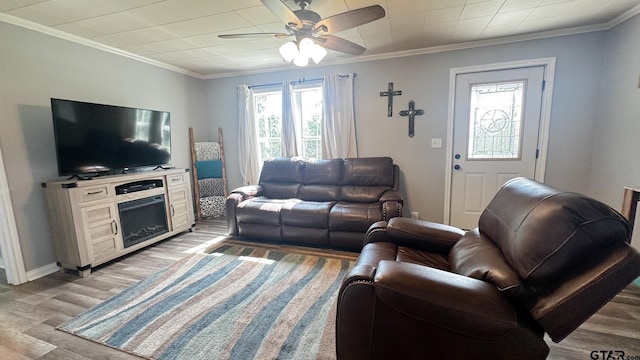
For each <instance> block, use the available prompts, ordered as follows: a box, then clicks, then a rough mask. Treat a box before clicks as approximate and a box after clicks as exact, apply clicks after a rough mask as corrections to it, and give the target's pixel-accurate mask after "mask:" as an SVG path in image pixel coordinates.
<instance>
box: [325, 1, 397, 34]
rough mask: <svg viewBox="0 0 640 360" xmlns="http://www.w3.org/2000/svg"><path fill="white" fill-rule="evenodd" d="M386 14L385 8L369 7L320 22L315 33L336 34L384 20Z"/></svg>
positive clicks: (378, 6)
mask: <svg viewBox="0 0 640 360" xmlns="http://www.w3.org/2000/svg"><path fill="white" fill-rule="evenodd" d="M385 14H386V12H385V11H384V8H383V7H382V6H380V5H372V6H367V7H363V8H360V9H355V10H351V11H347V12H343V13H341V14H337V15H333V16H329V17H328V18H325V19H322V20H320V21H318V23H317V24H316V25H315V26H314V28H313V30H314V32H318V31H323V32H325V33H329V34H334V33H337V32H340V31H343V30H347V29H351V28H354V27H356V26H360V25H364V24H366V23H369V22H372V21H375V20H378V19H382V18H383V17H384V16H385Z"/></svg>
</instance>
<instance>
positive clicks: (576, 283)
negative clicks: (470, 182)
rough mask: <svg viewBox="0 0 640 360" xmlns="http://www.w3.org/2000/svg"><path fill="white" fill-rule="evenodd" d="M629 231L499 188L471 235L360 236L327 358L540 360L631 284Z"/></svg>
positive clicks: (375, 232) (379, 232) (567, 196)
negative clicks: (332, 353)
mask: <svg viewBox="0 0 640 360" xmlns="http://www.w3.org/2000/svg"><path fill="white" fill-rule="evenodd" d="M630 238H631V226H630V225H629V223H628V222H627V221H626V220H625V219H624V218H623V217H622V216H621V215H620V214H619V213H617V212H616V211H615V210H613V209H611V208H610V207H608V206H607V205H605V204H603V203H601V202H598V201H596V200H593V199H591V198H588V197H586V196H583V195H580V194H576V193H569V192H563V191H559V190H556V189H553V188H551V187H549V186H546V185H543V184H540V183H538V182H535V181H533V180H529V179H525V178H518V179H514V180H511V181H510V182H508V183H507V184H505V185H504V187H503V188H502V189H501V190H500V191H499V192H498V193H497V194H496V196H495V197H494V198H493V200H492V201H491V203H490V204H489V205H488V207H487V208H486V209H485V210H484V212H483V213H482V215H481V217H480V220H479V223H478V228H476V229H473V230H471V231H468V232H464V231H462V230H460V229H458V228H454V227H451V226H447V225H442V224H436V223H430V222H426V221H420V220H412V219H407V218H394V219H391V220H390V221H389V222H388V223H387V222H379V223H376V224H374V225H372V226H371V228H370V229H369V231H368V233H367V237H366V240H365V242H366V243H367V244H366V245H365V246H364V248H363V250H362V253H361V254H360V256H359V258H358V261H357V263H356V266H355V267H354V268H353V269H352V270H351V272H350V273H349V274H348V276H347V277H346V279H345V280H344V282H343V284H342V287H341V289H340V293H339V299H338V311H337V323H336V341H337V344H336V345H337V355H338V359H342V360H346V359H544V358H545V357H546V356H547V354H548V352H549V348H548V346H547V344H546V343H545V341H544V340H543V335H544V334H545V333H547V334H548V335H549V336H550V338H551V339H552V340H553V341H554V342H559V341H561V340H562V339H564V338H565V337H566V336H567V335H568V334H569V333H571V332H572V331H573V330H575V329H576V328H577V327H578V326H579V325H580V324H581V323H583V322H584V321H585V320H586V319H588V318H589V317H590V316H591V315H592V314H594V313H595V312H596V311H597V310H598V309H599V308H600V307H601V306H603V305H604V304H605V303H607V302H608V301H609V300H610V299H611V298H612V297H614V296H615V295H616V294H617V293H618V292H619V291H620V290H622V289H623V288H624V287H625V286H627V285H628V284H629V283H630V282H632V281H633V280H634V279H635V278H636V277H638V275H640V254H639V253H638V252H637V251H636V250H634V249H633V248H632V247H631V246H630V245H629V241H630Z"/></svg>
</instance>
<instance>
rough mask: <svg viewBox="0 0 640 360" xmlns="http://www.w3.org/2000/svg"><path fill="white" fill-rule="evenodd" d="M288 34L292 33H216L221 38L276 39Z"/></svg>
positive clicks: (285, 36)
mask: <svg viewBox="0 0 640 360" xmlns="http://www.w3.org/2000/svg"><path fill="white" fill-rule="evenodd" d="M290 36H293V35H291V34H285V33H244V34H223V35H218V37H219V38H221V39H242V38H267V37H275V38H277V39H285V38H288V37H290Z"/></svg>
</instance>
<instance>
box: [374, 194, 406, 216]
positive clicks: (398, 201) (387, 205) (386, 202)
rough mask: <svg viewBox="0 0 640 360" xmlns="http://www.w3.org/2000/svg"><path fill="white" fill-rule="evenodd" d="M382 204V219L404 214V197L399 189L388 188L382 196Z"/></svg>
mask: <svg viewBox="0 0 640 360" xmlns="http://www.w3.org/2000/svg"><path fill="white" fill-rule="evenodd" d="M380 203H381V204H382V220H383V221H388V220H389V219H391V218H394V217H401V216H402V205H403V203H404V199H403V197H402V193H400V191H398V190H387V191H385V192H384V193H383V194H382V196H380Z"/></svg>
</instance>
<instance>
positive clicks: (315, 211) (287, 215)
mask: <svg viewBox="0 0 640 360" xmlns="http://www.w3.org/2000/svg"><path fill="white" fill-rule="evenodd" d="M334 204H335V202H315V201H300V202H295V203H294V202H290V203H287V204H286V205H284V206H283V207H282V210H280V220H281V222H282V224H283V225H285V224H286V225H295V226H302V227H311V228H324V229H326V228H328V227H329V211H330V210H331V207H332V206H333V205H334Z"/></svg>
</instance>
